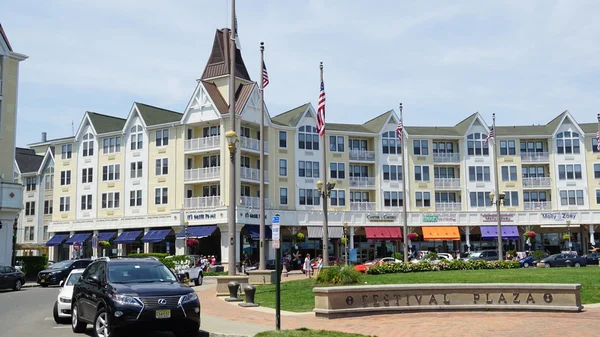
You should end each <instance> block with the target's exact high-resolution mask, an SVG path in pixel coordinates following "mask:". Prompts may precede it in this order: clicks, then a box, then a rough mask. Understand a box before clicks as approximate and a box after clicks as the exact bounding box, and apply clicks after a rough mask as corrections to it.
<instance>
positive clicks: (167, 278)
mask: <svg viewBox="0 0 600 337" xmlns="http://www.w3.org/2000/svg"><path fill="white" fill-rule="evenodd" d="M108 279H109V280H110V281H111V282H115V283H151V282H177V279H176V278H175V275H173V273H172V272H171V271H170V270H169V269H168V268H167V267H166V266H165V265H163V264H137V263H131V264H129V263H128V264H113V265H109V266H108Z"/></svg>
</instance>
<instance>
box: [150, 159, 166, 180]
mask: <svg viewBox="0 0 600 337" xmlns="http://www.w3.org/2000/svg"><path fill="white" fill-rule="evenodd" d="M154 174H155V175H157V176H164V175H167V174H169V158H162V159H156V170H155V171H154Z"/></svg>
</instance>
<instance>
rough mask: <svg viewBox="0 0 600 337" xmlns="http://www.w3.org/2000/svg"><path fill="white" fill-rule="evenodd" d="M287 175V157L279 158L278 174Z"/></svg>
mask: <svg viewBox="0 0 600 337" xmlns="http://www.w3.org/2000/svg"><path fill="white" fill-rule="evenodd" d="M287 175H288V161H287V159H279V176H280V177H287Z"/></svg>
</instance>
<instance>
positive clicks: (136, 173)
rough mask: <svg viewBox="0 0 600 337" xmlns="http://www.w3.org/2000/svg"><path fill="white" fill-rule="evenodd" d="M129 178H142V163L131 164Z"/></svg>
mask: <svg viewBox="0 0 600 337" xmlns="http://www.w3.org/2000/svg"><path fill="white" fill-rule="evenodd" d="M130 177H131V178H141V177H142V162H141V161H138V162H133V163H131V172H130Z"/></svg>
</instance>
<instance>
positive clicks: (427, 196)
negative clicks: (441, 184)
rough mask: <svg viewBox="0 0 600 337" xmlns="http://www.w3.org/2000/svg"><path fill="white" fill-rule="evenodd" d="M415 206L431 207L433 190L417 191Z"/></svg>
mask: <svg viewBox="0 0 600 337" xmlns="http://www.w3.org/2000/svg"><path fill="white" fill-rule="evenodd" d="M415 207H418V208H428V207H431V192H430V191H415Z"/></svg>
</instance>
